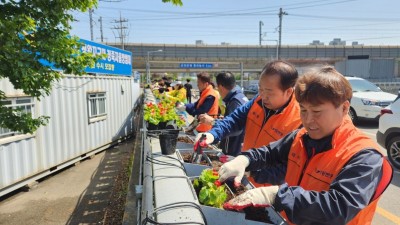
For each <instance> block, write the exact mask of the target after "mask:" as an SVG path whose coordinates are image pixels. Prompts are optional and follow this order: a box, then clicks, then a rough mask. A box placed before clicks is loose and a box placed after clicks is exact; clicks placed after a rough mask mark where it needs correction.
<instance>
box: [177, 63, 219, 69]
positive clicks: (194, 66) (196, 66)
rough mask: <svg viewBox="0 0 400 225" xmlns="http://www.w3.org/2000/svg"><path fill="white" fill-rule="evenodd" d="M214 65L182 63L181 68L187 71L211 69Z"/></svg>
mask: <svg viewBox="0 0 400 225" xmlns="http://www.w3.org/2000/svg"><path fill="white" fill-rule="evenodd" d="M213 67H214V65H213V64H212V63H180V64H179V68H185V69H211V68H213Z"/></svg>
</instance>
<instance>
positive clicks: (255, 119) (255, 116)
mask: <svg viewBox="0 0 400 225" xmlns="http://www.w3.org/2000/svg"><path fill="white" fill-rule="evenodd" d="M258 101H261V97H260V96H258V97H257V99H255V101H254V104H253V105H252V106H251V108H250V111H249V113H248V114H247V121H246V131H245V135H244V141H243V148H242V151H247V150H249V149H252V148H259V147H261V146H264V145H268V144H269V143H270V142H272V141H277V140H279V139H281V138H282V137H283V136H285V135H286V134H288V133H290V132H291V131H293V130H295V129H298V128H299V127H300V125H301V119H300V106H299V103H298V102H297V101H296V99H295V97H294V94H293V95H292V97H291V99H290V102H289V104H288V105H287V106H286V107H285V108H284V109H283V110H282V112H280V113H278V114H275V115H272V116H271V117H270V118H269V119H268V120H267V122H266V123H265V124H264V126H263V127H261V126H262V124H263V122H264V119H265V113H264V109H263V108H262V106H260V105H259V104H258ZM261 104H262V103H261ZM248 180H249V181H250V182H251V183H252V184H253V185H254V186H256V187H263V186H270V185H269V184H260V183H257V182H256V181H255V180H254V179H253V178H252V177H248Z"/></svg>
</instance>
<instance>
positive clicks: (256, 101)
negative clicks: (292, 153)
mask: <svg viewBox="0 0 400 225" xmlns="http://www.w3.org/2000/svg"><path fill="white" fill-rule="evenodd" d="M297 78H298V73H297V70H296V68H295V67H294V66H293V65H291V64H289V63H287V62H285V61H280V60H277V61H272V62H270V63H268V64H266V65H265V67H264V68H263V70H262V71H261V76H260V80H259V94H258V95H257V96H256V97H255V98H253V99H252V100H251V101H249V102H248V103H246V104H244V105H243V106H242V107H240V108H238V109H236V110H235V111H234V112H232V113H231V114H230V115H229V116H227V117H225V118H224V119H223V120H220V121H217V122H216V123H215V125H214V127H213V129H211V130H210V131H209V132H207V133H205V134H206V136H207V139H206V141H207V143H208V144H212V143H217V142H218V141H221V140H222V139H223V138H225V137H227V136H229V134H231V133H232V132H237V131H241V130H243V129H244V131H245V136H244V140H243V147H242V151H247V150H249V149H251V148H258V147H261V146H264V145H267V144H269V143H270V142H271V141H276V140H279V139H280V138H282V137H283V136H284V135H286V134H287V133H289V132H291V131H293V130H295V129H298V128H299V127H300V126H301V121H300V113H299V112H300V108H299V105H298V103H297V101H296V99H295V98H294V94H293V93H294V89H293V88H294V84H295V82H296V80H297ZM200 136H201V134H198V135H197V137H196V140H198V139H199V138H200ZM275 168H276V169H275V170H259V171H252V173H251V177H250V178H249V180H250V181H251V182H252V183H253V184H254V185H255V186H263V183H269V184H281V183H282V182H283V181H284V180H283V179H276V178H278V177H281V176H282V174H285V171H286V165H285V164H283V165H279V166H276V167H275ZM266 173H267V174H268V176H265V174H266Z"/></svg>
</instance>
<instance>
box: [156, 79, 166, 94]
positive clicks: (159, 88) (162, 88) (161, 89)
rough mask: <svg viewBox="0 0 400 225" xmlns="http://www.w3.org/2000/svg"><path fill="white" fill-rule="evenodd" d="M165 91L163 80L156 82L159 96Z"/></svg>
mask: <svg viewBox="0 0 400 225" xmlns="http://www.w3.org/2000/svg"><path fill="white" fill-rule="evenodd" d="M166 89H167V86H166V85H165V80H164V79H159V80H158V91H159V92H160V94H162V93H163V92H164V91H165V90H166Z"/></svg>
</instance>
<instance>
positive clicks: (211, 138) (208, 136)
mask: <svg viewBox="0 0 400 225" xmlns="http://www.w3.org/2000/svg"><path fill="white" fill-rule="evenodd" d="M203 134H205V135H206V143H207V144H208V145H209V144H211V143H213V142H214V136H213V135H212V134H211V133H207V132H206V133H198V134H197V135H196V138H195V139H194V143H197V142H198V141H199V140H200V138H201V136H202V135H203Z"/></svg>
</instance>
